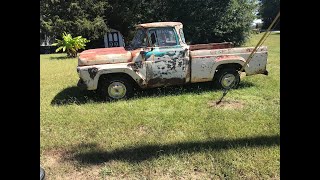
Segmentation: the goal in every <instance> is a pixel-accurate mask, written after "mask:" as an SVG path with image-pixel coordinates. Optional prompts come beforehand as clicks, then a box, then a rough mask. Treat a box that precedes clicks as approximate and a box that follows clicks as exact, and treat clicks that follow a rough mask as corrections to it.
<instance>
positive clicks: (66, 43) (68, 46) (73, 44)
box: [52, 32, 90, 57]
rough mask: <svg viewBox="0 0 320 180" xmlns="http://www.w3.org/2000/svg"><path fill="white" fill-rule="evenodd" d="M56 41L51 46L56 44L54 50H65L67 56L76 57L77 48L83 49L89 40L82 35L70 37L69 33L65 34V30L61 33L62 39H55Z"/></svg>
mask: <svg viewBox="0 0 320 180" xmlns="http://www.w3.org/2000/svg"><path fill="white" fill-rule="evenodd" d="M57 41H58V42H57V43H54V44H52V46H58V48H57V49H56V52H59V51H60V50H62V51H63V52H65V51H66V52H67V56H68V57H77V53H78V50H79V49H84V48H85V46H86V43H87V42H90V40H87V39H86V38H83V37H82V36H77V37H74V38H72V36H71V34H67V33H66V32H64V33H63V34H62V40H60V39H57Z"/></svg>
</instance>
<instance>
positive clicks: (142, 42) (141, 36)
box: [130, 29, 147, 49]
mask: <svg viewBox="0 0 320 180" xmlns="http://www.w3.org/2000/svg"><path fill="white" fill-rule="evenodd" d="M146 46H147V39H146V32H145V31H144V30H143V29H138V30H137V31H136V35H135V36H134V38H133V39H132V41H131V44H130V47H131V48H132V49H137V48H141V47H146Z"/></svg>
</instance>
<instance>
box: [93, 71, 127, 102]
mask: <svg viewBox="0 0 320 180" xmlns="http://www.w3.org/2000/svg"><path fill="white" fill-rule="evenodd" d="M116 91H118V92H116ZM123 91H125V92H123ZM98 92H99V94H100V97H101V99H102V100H105V101H115V100H120V99H128V98H131V97H132V96H133V86H132V84H131V83H130V81H129V80H128V79H126V78H124V77H117V76H115V77H106V78H103V79H101V80H100V81H99V86H98Z"/></svg>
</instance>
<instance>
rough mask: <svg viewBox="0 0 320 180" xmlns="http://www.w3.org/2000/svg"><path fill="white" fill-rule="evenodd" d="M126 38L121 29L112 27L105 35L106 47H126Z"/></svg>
mask: <svg viewBox="0 0 320 180" xmlns="http://www.w3.org/2000/svg"><path fill="white" fill-rule="evenodd" d="M124 46H125V43H124V39H123V35H122V34H121V33H120V31H118V30H115V29H111V31H110V32H107V33H106V34H105V35H104V47H106V48H109V47H124Z"/></svg>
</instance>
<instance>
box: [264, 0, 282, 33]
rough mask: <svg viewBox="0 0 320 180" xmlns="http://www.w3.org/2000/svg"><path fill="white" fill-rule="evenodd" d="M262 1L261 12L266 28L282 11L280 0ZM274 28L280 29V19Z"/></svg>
mask: <svg viewBox="0 0 320 180" xmlns="http://www.w3.org/2000/svg"><path fill="white" fill-rule="evenodd" d="M261 3H262V4H261V7H260V11H259V14H260V16H261V18H262V20H263V28H265V29H266V28H268V27H269V25H270V24H271V23H272V21H273V20H274V18H275V17H276V16H277V14H278V12H279V11H280V0H261ZM274 29H276V30H280V20H279V23H277V25H276V26H275V27H274Z"/></svg>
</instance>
